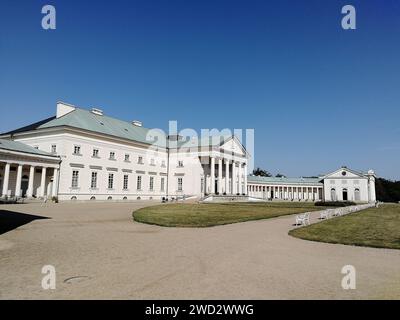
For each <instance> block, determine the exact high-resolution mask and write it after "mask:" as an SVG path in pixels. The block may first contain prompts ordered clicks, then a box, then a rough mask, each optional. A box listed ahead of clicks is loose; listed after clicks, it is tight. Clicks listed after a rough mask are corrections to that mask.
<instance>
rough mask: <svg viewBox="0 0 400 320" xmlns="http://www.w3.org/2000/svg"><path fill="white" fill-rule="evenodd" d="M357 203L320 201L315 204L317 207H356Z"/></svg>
mask: <svg viewBox="0 0 400 320" xmlns="http://www.w3.org/2000/svg"><path fill="white" fill-rule="evenodd" d="M356 204H357V203H355V202H353V201H318V202H316V203H315V205H316V206H317V207H319V206H323V207H348V206H355V205H356Z"/></svg>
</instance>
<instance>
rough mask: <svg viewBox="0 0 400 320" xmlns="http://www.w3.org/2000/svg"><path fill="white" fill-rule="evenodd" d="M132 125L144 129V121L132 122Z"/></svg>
mask: <svg viewBox="0 0 400 320" xmlns="http://www.w3.org/2000/svg"><path fill="white" fill-rule="evenodd" d="M132 124H133V125H134V126H136V127H143V123H142V121H139V120H133V121H132Z"/></svg>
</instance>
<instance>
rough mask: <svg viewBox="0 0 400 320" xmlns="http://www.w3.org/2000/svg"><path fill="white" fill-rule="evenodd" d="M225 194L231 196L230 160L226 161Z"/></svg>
mask: <svg viewBox="0 0 400 320" xmlns="http://www.w3.org/2000/svg"><path fill="white" fill-rule="evenodd" d="M225 192H226V194H229V193H230V192H229V160H228V159H225Z"/></svg>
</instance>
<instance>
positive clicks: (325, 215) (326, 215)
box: [319, 210, 331, 220]
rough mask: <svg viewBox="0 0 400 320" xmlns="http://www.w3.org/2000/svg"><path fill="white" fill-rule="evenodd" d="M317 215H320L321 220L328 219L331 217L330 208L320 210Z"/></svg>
mask: <svg viewBox="0 0 400 320" xmlns="http://www.w3.org/2000/svg"><path fill="white" fill-rule="evenodd" d="M319 215H320V218H321V220H324V219H329V218H330V217H331V211H330V210H324V211H321V212H320V213H319Z"/></svg>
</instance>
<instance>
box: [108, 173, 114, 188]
mask: <svg viewBox="0 0 400 320" xmlns="http://www.w3.org/2000/svg"><path fill="white" fill-rule="evenodd" d="M113 188H114V174H113V173H109V174H108V189H113Z"/></svg>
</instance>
